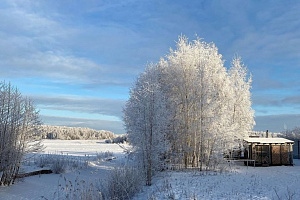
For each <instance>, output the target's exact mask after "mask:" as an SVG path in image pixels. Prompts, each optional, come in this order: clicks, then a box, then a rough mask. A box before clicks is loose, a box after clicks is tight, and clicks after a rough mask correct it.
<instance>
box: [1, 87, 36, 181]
mask: <svg viewBox="0 0 300 200" xmlns="http://www.w3.org/2000/svg"><path fill="white" fill-rule="evenodd" d="M37 125H39V119H38V112H37V111H36V109H35V107H34V106H33V104H32V101H31V100H30V99H28V98H26V97H23V96H22V95H21V93H20V92H19V91H18V89H16V88H14V87H13V86H11V85H10V84H7V83H5V82H0V185H11V184H12V183H13V182H14V180H15V177H16V175H17V174H18V172H19V169H20V165H21V160H22V158H23V156H24V154H25V153H28V152H34V151H37V150H38V149H39V148H40V147H41V145H40V141H36V140H32V139H31V138H35V136H36V135H35V134H38V129H39V126H37Z"/></svg>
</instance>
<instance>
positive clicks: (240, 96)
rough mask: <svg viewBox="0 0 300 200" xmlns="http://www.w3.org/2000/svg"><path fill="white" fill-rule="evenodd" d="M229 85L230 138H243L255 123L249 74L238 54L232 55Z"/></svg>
mask: <svg viewBox="0 0 300 200" xmlns="http://www.w3.org/2000/svg"><path fill="white" fill-rule="evenodd" d="M229 76H230V84H231V85H230V86H231V89H232V95H231V96H230V98H231V100H230V102H231V105H230V111H229V113H230V115H231V123H230V124H231V129H232V130H231V131H232V134H231V136H233V137H231V139H232V140H237V139H243V138H245V137H246V136H248V133H249V131H250V130H252V128H253V126H254V125H255V121H254V110H252V108H251V104H252V102H251V93H250V89H251V83H252V78H251V75H250V76H249V77H248V76H247V68H246V67H245V66H244V64H243V63H242V59H241V58H240V57H238V56H236V57H234V58H233V60H232V62H231V68H230V70H229Z"/></svg>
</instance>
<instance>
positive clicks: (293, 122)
mask: <svg viewBox="0 0 300 200" xmlns="http://www.w3.org/2000/svg"><path fill="white" fill-rule="evenodd" d="M255 122H256V125H255V127H254V130H257V131H265V130H269V131H271V132H280V131H284V125H286V126H287V128H288V129H293V128H294V127H296V126H299V124H300V114H284V115H283V114H282V115H265V116H257V117H255Z"/></svg>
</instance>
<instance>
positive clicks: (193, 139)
mask: <svg viewBox="0 0 300 200" xmlns="http://www.w3.org/2000/svg"><path fill="white" fill-rule="evenodd" d="M250 88H251V79H247V73H246V68H245V67H244V66H243V65H242V64H241V61H240V59H234V60H233V62H232V67H231V69H230V70H229V71H228V70H227V68H226V67H225V66H224V61H223V60H222V55H221V54H219V52H218V48H217V47H216V46H215V45H214V44H213V43H206V42H204V41H202V40H200V39H199V38H198V39H197V40H194V41H192V42H189V41H188V39H187V38H186V37H184V36H181V37H179V41H178V42H177V46H176V49H175V50H171V52H170V53H169V54H168V55H167V56H166V57H165V58H162V59H161V60H160V61H159V63H158V64H157V65H156V66H155V67H152V68H149V67H148V68H147V69H146V71H145V72H144V73H143V74H142V75H141V76H140V77H139V78H138V81H137V83H136V85H135V86H134V88H133V89H132V91H131V94H130V99H129V100H128V102H127V105H126V109H125V124H126V128H127V131H128V134H129V139H130V140H131V141H132V142H131V143H132V145H133V146H134V147H135V148H137V149H140V150H142V149H143V148H146V151H144V150H143V152H148V151H149V152H152V150H153V148H150V147H153V145H152V143H150V142H149V138H152V139H153V138H155V137H156V138H158V140H162V139H165V140H167V143H168V147H169V148H168V149H167V150H166V149H165V150H166V151H165V152H166V153H165V158H166V159H165V161H168V162H170V163H171V164H172V165H178V166H183V167H189V166H192V167H199V168H200V170H202V169H204V167H205V169H206V170H209V169H211V168H214V167H216V165H217V164H218V162H219V160H220V159H223V157H222V155H223V153H224V152H225V151H226V148H228V146H229V144H232V142H234V141H237V140H236V139H240V138H242V137H244V136H245V135H246V134H247V131H249V130H251V128H252V126H253V123H254V120H253V110H252V109H251V98H250V95H251V94H250ZM159 98H163V101H162V100H161V99H159ZM161 109H163V110H161ZM162 114H163V115H162ZM162 116H163V117H162ZM155 117H162V118H161V119H167V120H166V122H167V123H165V121H164V123H161V122H162V121H163V120H158V121H157V122H158V124H159V127H160V128H159V129H157V130H159V131H157V132H156V131H153V130H154V129H152V128H150V127H152V126H153V124H154V123H153V119H154V118H155ZM155 119H156V118H155ZM159 119H160V118H159ZM149 130H151V131H149ZM163 131H165V132H163ZM145 133H146V134H145ZM145 136H146V138H147V139H146V138H142V139H141V137H145ZM162 136H163V137H162ZM152 139H151V140H152ZM149 144H151V145H150V146H147V145H149ZM162 144H163V143H156V145H157V146H156V147H155V148H158V147H159V145H162ZM158 149H159V148H158ZM149 155H151V156H153V155H152V153H150V154H149V153H147V154H146V155H144V156H142V159H144V160H145V159H146V158H148V157H147V156H149Z"/></svg>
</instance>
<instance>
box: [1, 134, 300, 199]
mask: <svg viewBox="0 0 300 200" xmlns="http://www.w3.org/2000/svg"><path fill="white" fill-rule="evenodd" d="M43 142H44V144H45V146H46V148H45V150H44V154H48V153H50V154H63V155H68V156H69V157H75V158H80V159H83V160H84V159H87V160H89V166H88V167H87V168H84V169H78V170H72V171H67V172H66V173H63V174H44V175H40V176H31V177H26V178H24V179H22V180H20V181H18V182H16V183H15V184H14V185H12V186H10V187H0V199H1V200H2V199H3V200H25V199H30V200H31V199H33V200H34V199H49V200H50V199H55V197H56V196H57V192H58V191H59V189H60V188H61V187H63V186H64V185H66V184H74V183H75V182H76V181H77V180H84V181H85V182H86V183H92V182H95V181H101V180H103V179H104V178H105V176H106V175H107V174H108V172H109V170H111V169H112V168H113V167H115V166H118V165H120V163H123V162H124V161H125V154H124V153H123V149H122V148H121V147H120V146H118V145H116V144H106V143H104V141H95V140H87V141H84V140H76V141H70V140H44V141H43ZM105 151H110V152H113V153H114V156H115V157H116V159H114V160H112V161H103V162H98V161H97V160H96V159H95V158H96V155H97V154H96V152H105ZM294 163H295V166H276V167H246V166H244V165H242V164H239V163H237V164H236V165H231V168H228V169H229V171H228V172H223V173H216V172H208V173H206V172H198V171H186V172H179V171H178V172H176V171H172V172H161V173H159V174H157V175H156V176H155V177H154V179H153V185H152V186H150V187H143V191H142V192H141V193H139V194H137V195H136V197H135V198H134V200H143V199H145V200H146V199H300V187H299V185H300V161H299V160H294ZM33 168H34V166H26V167H25V168H24V170H25V171H30V170H31V169H33ZM59 185H61V186H59Z"/></svg>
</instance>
